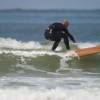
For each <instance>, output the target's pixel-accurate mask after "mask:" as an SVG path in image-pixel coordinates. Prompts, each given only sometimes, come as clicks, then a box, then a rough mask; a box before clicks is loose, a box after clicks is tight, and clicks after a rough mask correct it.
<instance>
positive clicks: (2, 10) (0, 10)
mask: <svg viewBox="0 0 100 100" xmlns="http://www.w3.org/2000/svg"><path fill="white" fill-rule="evenodd" d="M9 11H10V12H15V11H16V12H21V11H24V12H29V11H58V12H59V11H100V9H20V8H18V9H0V12H9Z"/></svg>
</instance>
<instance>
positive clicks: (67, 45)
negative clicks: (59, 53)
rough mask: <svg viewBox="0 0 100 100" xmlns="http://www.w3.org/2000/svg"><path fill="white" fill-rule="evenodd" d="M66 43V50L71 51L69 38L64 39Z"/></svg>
mask: <svg viewBox="0 0 100 100" xmlns="http://www.w3.org/2000/svg"><path fill="white" fill-rule="evenodd" d="M64 43H65V46H66V48H67V49H68V50H69V49H70V46H69V40H68V38H67V37H66V38H65V37H64Z"/></svg>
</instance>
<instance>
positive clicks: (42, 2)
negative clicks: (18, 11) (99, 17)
mask: <svg viewBox="0 0 100 100" xmlns="http://www.w3.org/2000/svg"><path fill="white" fill-rule="evenodd" d="M7 8H9V9H11V8H23V9H24V8H25V9H27V8H28V9H56V8H57V9H100V0H0V9H7Z"/></svg>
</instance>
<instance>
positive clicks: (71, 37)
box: [68, 33, 76, 43]
mask: <svg viewBox="0 0 100 100" xmlns="http://www.w3.org/2000/svg"><path fill="white" fill-rule="evenodd" d="M68 37H69V38H70V39H71V40H72V41H73V42H74V43H76V41H75V38H74V37H73V36H72V35H71V34H70V33H68Z"/></svg>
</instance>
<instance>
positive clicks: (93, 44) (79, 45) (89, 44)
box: [77, 42, 99, 48]
mask: <svg viewBox="0 0 100 100" xmlns="http://www.w3.org/2000/svg"><path fill="white" fill-rule="evenodd" d="M97 45H99V43H97V42H95V43H92V42H85V43H82V42H81V43H77V46H78V48H89V47H95V46H97Z"/></svg>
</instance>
